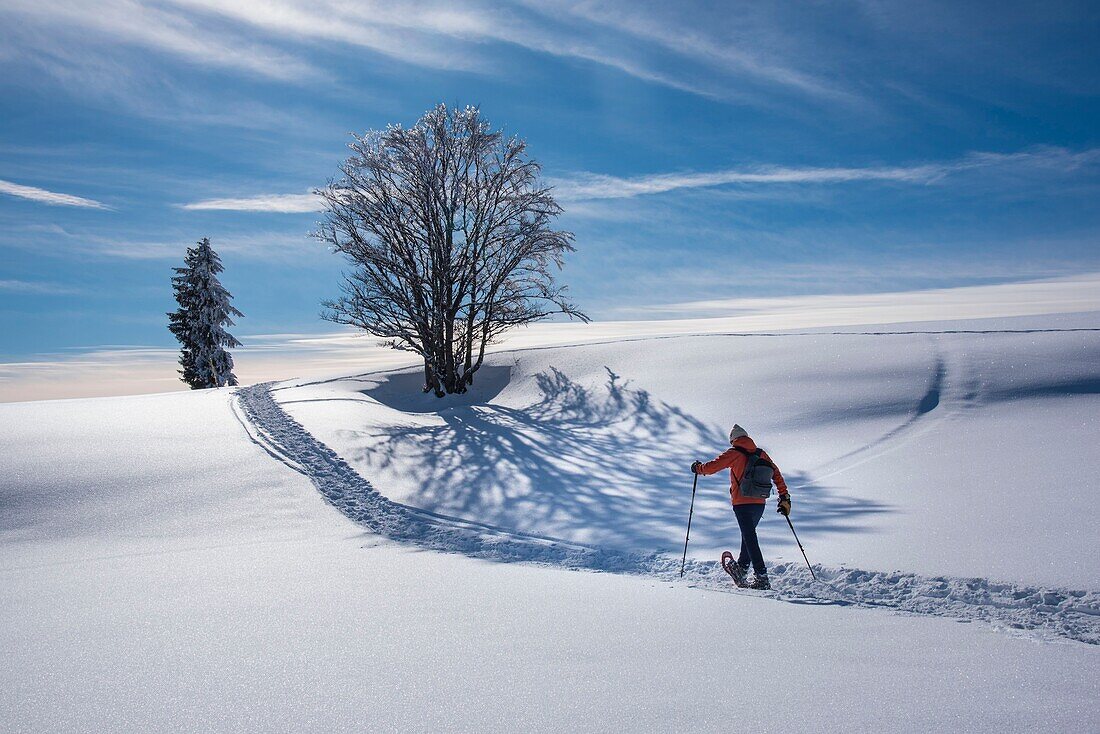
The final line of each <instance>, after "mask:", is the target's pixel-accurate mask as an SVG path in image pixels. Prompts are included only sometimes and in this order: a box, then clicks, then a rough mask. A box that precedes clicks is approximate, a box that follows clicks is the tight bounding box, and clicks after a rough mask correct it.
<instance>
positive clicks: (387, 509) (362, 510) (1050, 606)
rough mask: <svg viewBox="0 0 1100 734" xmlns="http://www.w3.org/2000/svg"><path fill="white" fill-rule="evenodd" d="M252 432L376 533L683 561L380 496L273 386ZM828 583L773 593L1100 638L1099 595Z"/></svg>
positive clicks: (790, 567)
mask: <svg viewBox="0 0 1100 734" xmlns="http://www.w3.org/2000/svg"><path fill="white" fill-rule="evenodd" d="M236 397H237V401H238V404H239V406H240V409H241V412H243V414H244V418H245V422H247V424H248V425H245V429H246V431H247V432H248V434H249V437H250V438H251V439H252V440H253V441H254V442H255V443H257V444H258V445H259V446H260V447H261V448H263V449H264V450H265V451H267V452H268V453H269V454H271V455H272V456H273V457H274V458H276V459H278V460H279V461H282V462H283V463H285V464H286V465H287V466H289V467H290V468H293V469H295V470H296V471H299V472H301V473H302V474H304V475H305V476H306V477H308V478H309V479H310V480H311V481H312V482H313V484H314V485H315V486H316V487H317V489H318V490H319V491H320V493H321V495H322V496H323V497H324V498H325V500H326V501H328V502H329V503H330V504H331V505H333V506H334V507H335V508H336V509H338V510H340V512H342V513H343V514H344V515H346V516H347V517H348V518H350V519H351V520H353V521H355V522H356V523H358V524H360V525H362V526H364V527H366V528H368V529H369V530H371V531H372V532H375V533H378V534H379V535H382V536H384V537H387V538H390V539H392V540H395V541H399V542H403V543H409V544H412V545H416V546H418V547H421V548H427V549H431V550H438V551H443V552H450V553H462V554H464V555H468V556H472V557H476V558H486V559H491V560H496V561H503V562H527V563H542V564H547V565H553V566H559V567H563V568H572V569H588V570H594V571H604V572H611V573H624V574H634V575H646V576H653V577H655V578H658V579H660V580H662V581H672V580H674V579H676V578H677V577H678V576H679V569H680V559H679V558H678V557H673V556H671V555H668V554H663V553H650V554H643V553H631V552H626V551H616V550H607V549H601V548H598V547H595V546H590V545H584V544H580V543H572V542H568V541H562V540H558V539H555V538H548V537H544V536H538V535H532V534H525V533H518V532H510V531H507V530H504V529H501V528H496V527H493V526H490V525H485V524H481V523H476V522H472V521H468V520H463V519H460V518H451V517H446V516H443V515H437V514H435V513H431V512H427V511H424V510H420V509H417V508H414V507H409V506H407V505H403V504H400V503H397V502H394V501H392V500H390V499H388V498H386V497H385V496H383V495H382V494H381V493H379V492H378V491H377V490H376V489H375V488H374V486H373V485H371V483H370V482H369V481H367V480H366V479H364V478H363V477H362V476H360V475H359V473H358V472H356V471H355V469H354V468H352V467H351V465H349V464H348V463H347V462H345V461H344V460H343V459H341V458H340V457H339V456H338V455H337V454H336V453H335V452H333V451H332V449H330V448H329V447H328V446H326V445H325V444H323V443H321V442H320V441H318V440H317V439H315V438H314V437H313V436H312V435H311V434H310V433H309V432H308V431H307V430H306V429H305V428H304V427H303V426H302V425H301V424H299V423H298V422H297V421H295V420H294V419H293V418H292V417H291V416H290V415H289V414H288V413H287V412H286V411H285V410H283V408H282V407H281V406H280V405H279V404H278V402H277V401H276V400H275V398H274V396H273V395H272V393H271V383H264V384H259V385H253V386H250V387H245V388H240V389H239V390H238V391H237V393H236ZM814 568H815V570H816V571H817V575H818V577H819V579H820V581H818V582H815V581H813V579H812V578H811V577H810V574H809V571H808V570H807V569H806V568H805V566H802V565H800V564H797V563H793V562H792V563H777V564H775V565H773V566H772V568H771V569H770V576H771V579H772V583H773V591H770V592H765V593H764V594H765V595H767V596H771V597H775V598H777V599H780V600H783V601H787V602H789V603H801V604H840V605H853V606H864V607H885V608H890V609H896V610H899V611H902V612H906V613H911V614H922V615H930V616H938V617H950V618H955V619H958V620H960V621H974V620H979V621H982V622H986V623H989V624H990V625H992V626H993V627H995V628H1000V629H1005V630H1009V631H1026V632H1027V633H1028V634H1030V635H1032V636H1036V637H1040V638H1048V639H1049V638H1055V637H1061V638H1068V639H1070V640H1076V641H1079V642H1085V643H1089V644H1100V593H1098V592H1096V591H1078V590H1071V589H1059V588H1040V587H1029V586H1021V585H1016V584H1005V583H995V582H992V581H990V580H988V579H981V578H969V579H967V578H954V577H926V576H920V575H917V574H911V573H900V572H886V571H863V570H859V569H849V568H835V567H827V566H820V565H815V566H814ZM685 577H686V578H687V579H688V580H689V581H690V582H691V583H692V585H694V586H696V587H700V588H707V589H713V590H724V591H731V592H736V593H745V592H744V590H740V589H737V588H736V587H734V586H733V584H732V582H731V581H730V579H729V577H728V576H727V574H726V573H725V572H724V571H723V570H722V569H721V568H720V566H719V565H718V563H717V561H714V562H704V561H699V560H694V559H693V560H689V561H688V564H687V570H686V573H685Z"/></svg>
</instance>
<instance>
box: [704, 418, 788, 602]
mask: <svg viewBox="0 0 1100 734" xmlns="http://www.w3.org/2000/svg"><path fill="white" fill-rule="evenodd" d="M758 451H759V453H758ZM750 464H752V465H754V466H755V467H756V469H759V468H762V467H767V468H770V469H771V481H772V482H774V483H775V486H776V488H777V489H778V490H779V507H778V508H777V509H776V512H778V513H780V514H782V515H785V516H786V515H790V514H791V495H790V493H789V492H788V491H787V483H786V482H785V481H784V480H783V474H782V473H780V471H779V467H777V466H776V465H775V463H774V462H773V461H772V460H771V457H770V456H768V453H767V452H766V451H764V450H763V449H758V448H757V446H756V442H755V441H753V440H752V439H751V438H750V437H749V434H748V433H747V432H746V431H745V429H744V428H742V427H741V426H739V425H734V427H733V428H732V429H731V430H730V448H729V449H728V450H727V451H725V452H723V453H722V454H721V455H719V456H718V457H717V458H715V459H714V460H712V461H708V462H706V463H703V462H701V461H696V462H694V463H693V464H692V465H691V471H692V472H694V473H695V474H702V475H703V476H709V475H711V474H717V473H718V472H720V471H722V470H723V469H729V470H730V500H731V501H732V502H733V514H734V515H736V516H737V525H738V527H739V528H741V555H740V556H739V557H738V558H737V560H736V561H734V560H733V557H732V554H731V553H729V551H726V552H725V553H723V554H722V567H723V568H724V569H725V570H726V573H728V574H729V575H730V576H732V577H733V580H734V582H735V583H736V584H737V585H738V586H749V587H750V588H753V589H770V588H771V582H770V581H769V580H768V568H767V566H766V565H764V555H763V554H762V553H761V552H760V541H759V540H758V539H757V537H756V526H757V524H758V523H759V522H760V518H761V517H762V516H763V515H764V504H765V502H766V501H767V495H766V494H765V495H764V496H763V497H760V496H756V497H753V496H749V495H746V494H744V493H743V492H742V481H741V480H742V479H743V478H744V474H745V469H746V467H748V466H749V465H750ZM754 474H755V475H758V476H759V475H760V474H761V473H760V472H758V471H756V470H755V469H754ZM763 476H765V477H766V476H767V472H766V471H765V472H763ZM770 489H771V487H770V484H769V485H767V489H766V492H767V493H770ZM754 493H755V494H761V492H754ZM750 561H751V562H752V568H753V579H752V583H751V584H746V583H745V576H746V574H747V573H748V570H749V562H750Z"/></svg>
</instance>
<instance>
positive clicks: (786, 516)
mask: <svg viewBox="0 0 1100 734" xmlns="http://www.w3.org/2000/svg"><path fill="white" fill-rule="evenodd" d="M783 517H785V518H787V525H789V526H790V528H791V532H792V533H794V542H796V543H798V550H800V551H802V557H803V558H805V559H806V568H808V569H810V575H811V576H813V577H814V581H817V574H816V573H814V567H813V566H811V565H810V559H809V558H806V549H805V548H803V547H802V541H800V540H799V539H798V533H795V532H794V525H791V516H790V515H784V516H783ZM689 524H690V523H689Z"/></svg>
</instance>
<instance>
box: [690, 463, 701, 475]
mask: <svg viewBox="0 0 1100 734" xmlns="http://www.w3.org/2000/svg"><path fill="white" fill-rule="evenodd" d="M702 465H703V462H701V461H693V462H691V473H692V474H698V473H699V467H701V466H702Z"/></svg>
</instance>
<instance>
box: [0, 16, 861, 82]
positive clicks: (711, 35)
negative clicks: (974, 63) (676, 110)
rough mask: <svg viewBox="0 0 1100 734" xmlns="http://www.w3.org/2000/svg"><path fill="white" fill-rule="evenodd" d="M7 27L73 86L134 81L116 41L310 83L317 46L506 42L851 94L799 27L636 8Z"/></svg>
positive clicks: (403, 56) (638, 69)
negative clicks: (797, 47)
mask: <svg viewBox="0 0 1100 734" xmlns="http://www.w3.org/2000/svg"><path fill="white" fill-rule="evenodd" d="M741 14H742V15H744V9H742V11H741ZM5 16H8V17H7V18H5ZM3 20H7V21H8V22H7V23H6V24H0V25H7V26H8V30H7V32H3V31H0V40H4V41H6V42H7V43H8V44H9V45H10V46H11V47H12V48H19V49H21V55H22V56H27V57H35V59H36V60H37V63H38V64H39V65H40V66H42V67H44V68H46V69H47V70H49V71H51V72H52V73H54V74H55V76H58V77H61V78H67V79H71V78H73V77H74V76H75V77H77V78H86V77H87V76H89V73H90V72H89V70H88V68H89V65H90V66H91V68H92V69H96V68H100V67H101V68H100V70H99V71H98V72H94V73H98V74H100V75H105V76H110V75H112V74H114V75H119V74H123V75H124V74H127V73H130V72H129V71H128V70H127V67H128V65H127V64H125V63H119V62H117V61H113V60H112V59H113V58H114V56H115V55H116V54H115V49H114V48H113V46H114V45H115V44H121V45H123V46H129V47H137V48H141V49H147V50H153V51H158V52H161V53H164V54H168V55H171V56H174V57H176V58H180V59H183V60H185V61H187V62H188V63H191V64H195V65H199V66H204V67H215V68H221V69H227V70H232V71H236V72H238V73H242V74H246V75H254V76H261V77H267V78H271V79H276V80H280V81H292V82H299V83H301V82H307V81H313V80H316V79H319V78H322V77H324V76H325V75H326V72H325V71H324V70H323V69H322V68H320V67H319V66H318V65H317V62H316V61H315V60H314V59H315V54H314V53H312V50H311V48H310V47H311V46H312V47H317V46H324V47H325V48H326V49H332V48H338V49H339V48H343V49H344V50H347V49H365V50H368V51H370V52H373V53H377V54H379V55H382V56H385V57H388V58H391V59H395V60H397V61H401V62H404V63H407V64H411V65H414V66H419V67H421V68H428V69H442V70H459V71H471V72H478V73H488V74H498V73H500V69H501V64H500V59H499V57H498V55H497V51H498V50H495V49H493V48H492V46H493V45H494V44H498V45H503V46H512V47H518V48H522V49H525V50H527V51H531V52H534V53H538V54H546V55H549V56H555V57H559V58H563V59H571V60H577V61H581V62H587V63H590V64H595V65H598V66H603V67H606V68H610V69H615V70H618V71H620V72H622V73H624V74H626V75H629V76H632V77H634V78H636V79H640V80H643V81H646V82H650V83H653V84H657V85H661V86H665V87H669V88H673V89H677V90H680V91H684V92H687V93H690V94H694V95H699V96H704V97H709V98H716V99H742V100H744V99H747V98H750V97H751V98H754V99H756V101H760V102H765V101H766V100H765V99H764V98H765V97H768V96H773V95H774V93H775V91H776V90H780V89H782V90H786V91H788V92H794V93H800V94H804V95H807V96H809V97H817V98H821V97H840V96H844V95H847V96H852V95H851V93H850V92H845V91H842V90H840V89H839V88H838V86H837V84H836V83H835V82H826V81H825V80H823V79H821V78H818V77H817V76H815V75H813V74H811V73H809V72H807V71H805V70H800V69H799V68H797V67H798V66H800V65H802V66H806V65H807V64H805V63H803V62H804V61H805V60H804V59H799V58H797V56H795V57H792V56H791V55H790V54H789V53H786V54H782V55H781V54H780V53H778V49H779V48H780V47H782V46H784V45H785V44H779V43H775V42H774V38H773V37H774V36H775V35H776V34H779V35H783V34H785V33H786V32H787V31H786V30H784V28H785V26H784V25H783V24H777V23H775V22H773V20H771V19H764V20H758V21H754V24H753V26H752V28H751V30H750V31H745V32H742V33H740V34H738V35H737V36H736V37H732V36H730V35H729V34H723V33H720V32H717V33H716V32H714V31H713V28H712V27H693V26H685V25H682V24H681V23H680V22H676V23H674V22H672V21H671V20H670V18H669V17H667V14H665V15H664V16H663V15H662V14H661V13H658V12H656V10H655V9H654V8H647V7H642V6H640V5H636V4H630V5H620V6H614V4H612V5H609V6H600V7H598V8H597V7H593V6H592V5H591V4H588V3H574V2H553V3H535V2H529V1H528V0H463V1H462V2H433V1H428V2H425V1H424V0H393V1H392V2H368V1H366V0H365V1H364V2H358V3H345V2H341V1H340V0H309V1H308V2H307V0H268V1H265V2H253V1H249V0H238V1H237V2H231V3H227V2H220V1H219V0H160V1H159V2H143V1H142V0H101V1H100V2H97V3H94V4H81V3H41V2H32V1H31V0H11V2H9V3H5V4H4V7H2V8H0V21H3ZM721 25H729V24H728V23H723V24H721ZM17 28H27V29H28V30H26V31H18V30H14V29H17ZM112 69H113V70H114V71H112ZM104 86H109V85H104ZM750 87H752V89H750ZM762 91H763V92H765V93H763V94H762Z"/></svg>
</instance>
